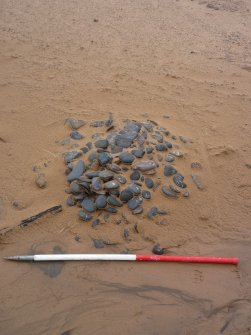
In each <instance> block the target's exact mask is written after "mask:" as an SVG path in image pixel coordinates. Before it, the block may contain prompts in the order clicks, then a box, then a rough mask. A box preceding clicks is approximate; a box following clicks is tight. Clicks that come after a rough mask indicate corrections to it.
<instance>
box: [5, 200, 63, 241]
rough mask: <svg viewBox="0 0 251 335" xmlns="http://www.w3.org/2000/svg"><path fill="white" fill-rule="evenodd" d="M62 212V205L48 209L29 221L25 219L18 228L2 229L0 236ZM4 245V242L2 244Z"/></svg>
mask: <svg viewBox="0 0 251 335" xmlns="http://www.w3.org/2000/svg"><path fill="white" fill-rule="evenodd" d="M61 211H62V206H61V205H57V206H53V207H51V208H48V209H46V210H45V211H43V212H40V213H38V214H36V215H33V216H31V217H30V218H28V219H24V220H22V221H21V222H20V223H19V224H18V225H17V226H15V227H5V228H2V229H0V235H5V234H6V233H8V232H10V231H13V230H14V229H16V228H17V227H20V228H23V227H25V226H28V225H29V224H30V223H32V222H34V221H36V220H37V219H40V218H41V217H43V216H45V215H46V214H49V213H51V214H57V213H59V212H61ZM1 243H2V242H1Z"/></svg>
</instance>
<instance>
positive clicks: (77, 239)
mask: <svg viewBox="0 0 251 335" xmlns="http://www.w3.org/2000/svg"><path fill="white" fill-rule="evenodd" d="M74 239H75V241H76V242H80V235H79V234H77V235H76V236H75V238H74Z"/></svg>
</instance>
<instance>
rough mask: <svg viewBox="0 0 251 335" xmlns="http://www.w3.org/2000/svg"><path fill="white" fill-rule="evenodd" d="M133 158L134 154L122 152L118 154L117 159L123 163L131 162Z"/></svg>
mask: <svg viewBox="0 0 251 335" xmlns="http://www.w3.org/2000/svg"><path fill="white" fill-rule="evenodd" d="M134 159H135V156H134V155H133V154H131V153H130V152H122V153H121V154H120V155H119V160H120V162H122V163H124V164H131V163H132V162H133V161H134Z"/></svg>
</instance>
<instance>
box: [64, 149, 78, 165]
mask: <svg viewBox="0 0 251 335" xmlns="http://www.w3.org/2000/svg"><path fill="white" fill-rule="evenodd" d="M81 155H82V151H69V152H66V153H65V154H64V161H65V164H68V163H70V162H71V161H73V160H74V159H76V158H78V157H80V156H81Z"/></svg>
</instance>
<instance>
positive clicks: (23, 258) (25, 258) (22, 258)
mask: <svg viewBox="0 0 251 335" xmlns="http://www.w3.org/2000/svg"><path fill="white" fill-rule="evenodd" d="M4 259H6V260H8V261H33V260H34V256H31V255H28V256H7V257H4Z"/></svg>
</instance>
